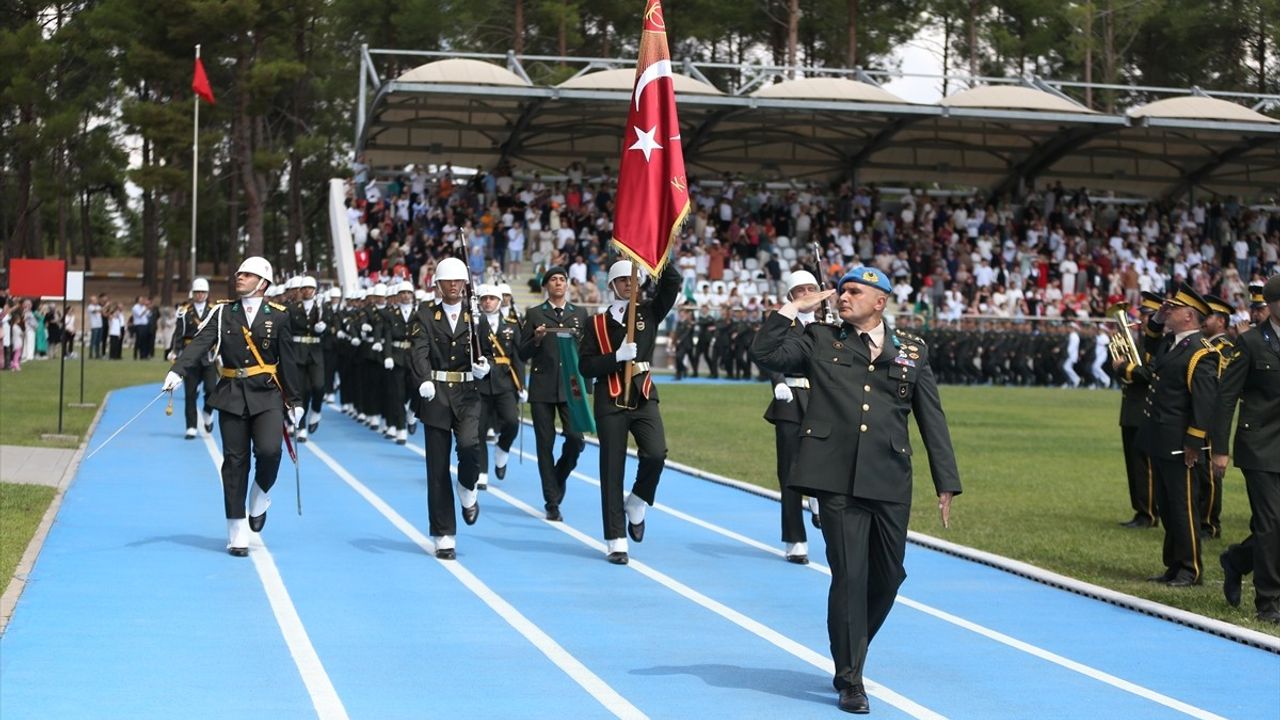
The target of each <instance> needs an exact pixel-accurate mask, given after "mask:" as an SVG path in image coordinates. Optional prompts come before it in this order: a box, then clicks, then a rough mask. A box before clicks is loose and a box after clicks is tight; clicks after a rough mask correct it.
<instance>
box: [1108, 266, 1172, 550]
mask: <svg viewBox="0 0 1280 720" xmlns="http://www.w3.org/2000/svg"><path fill="white" fill-rule="evenodd" d="M1163 304H1164V298H1162V297H1160V296H1159V295H1157V294H1155V293H1153V292H1149V291H1146V290H1144V291H1142V301H1141V303H1140V304H1139V305H1138V312H1139V313H1140V314H1141V316H1142V318H1143V320H1144V321H1145V319H1146V318H1148V317H1150V316H1151V315H1152V313H1154V312H1155V311H1157V310H1159V309H1160V306H1161V305H1163ZM1118 332H1125V330H1124V329H1123V328H1121V329H1120V330H1119V331H1118ZM1112 342H1118V341H1116V340H1113V341H1112ZM1138 351H1139V352H1141V353H1142V354H1143V357H1142V364H1141V365H1138V364H1136V363H1129V362H1125V361H1124V360H1117V361H1116V362H1115V363H1113V367H1114V368H1115V371H1116V375H1117V376H1118V377H1119V379H1120V446H1121V447H1122V448H1123V449H1124V468H1125V474H1126V476H1127V478H1128V484H1129V505H1130V507H1132V508H1133V518H1131V519H1130V520H1128V521H1126V522H1123V523H1120V525H1121V526H1122V527H1127V528H1130V529H1142V528H1150V527H1155V526H1156V525H1157V524H1159V522H1160V520H1159V518H1157V517H1156V496H1155V480H1154V478H1153V475H1152V471H1151V461H1150V459H1148V458H1147V454H1146V453H1145V452H1143V450H1142V448H1141V446H1139V445H1138V428H1139V427H1140V426H1141V425H1142V422H1143V419H1144V417H1145V416H1144V414H1143V410H1144V409H1146V406H1147V389H1148V388H1149V386H1150V385H1151V357H1152V356H1151V353H1150V352H1146V351H1144V350H1142V348H1141V347H1139V349H1138Z"/></svg>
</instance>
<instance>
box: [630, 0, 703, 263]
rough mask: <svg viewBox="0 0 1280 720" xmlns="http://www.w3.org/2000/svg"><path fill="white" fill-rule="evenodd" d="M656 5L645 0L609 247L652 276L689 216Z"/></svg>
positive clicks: (669, 72) (667, 56)
mask: <svg viewBox="0 0 1280 720" xmlns="http://www.w3.org/2000/svg"><path fill="white" fill-rule="evenodd" d="M673 80H674V77H673V73H672V68H671V53H670V51H669V50H668V49H667V26H666V23H665V22H664V20H663V17H662V3H661V2H660V0H646V1H645V7H644V18H643V25H642V27H641V31H640V58H639V60H638V61H637V62H636V81H635V85H634V89H633V90H632V91H631V102H630V103H628V106H627V125H626V132H625V133H624V134H623V141H622V161H621V162H620V163H619V164H618V196H617V212H616V214H615V216H614V223H613V242H614V244H615V245H616V246H617V247H618V249H619V250H621V251H622V252H623V253H625V254H626V255H628V256H629V257H630V258H631V259H632V260H634V261H636V262H638V263H639V264H640V266H641V267H643V268H644V269H645V270H646V271H648V273H649V274H650V275H652V276H653V277H655V278H656V277H657V276H658V273H659V272H661V270H662V266H663V265H664V264H666V261H667V254H668V251H669V250H670V249H671V244H672V243H673V242H674V241H675V237H676V233H677V232H679V230H680V224H681V223H683V222H684V218H685V216H686V215H688V213H689V184H688V181H687V180H686V178H685V174H684V151H683V149H682V147H681V144H680V120H679V118H677V116H676V93H675V84H674V82H673Z"/></svg>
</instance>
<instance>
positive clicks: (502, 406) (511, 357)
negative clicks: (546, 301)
mask: <svg viewBox="0 0 1280 720" xmlns="http://www.w3.org/2000/svg"><path fill="white" fill-rule="evenodd" d="M476 297H477V298H479V300H480V323H479V329H480V352H481V354H483V355H484V357H485V359H486V360H488V361H489V363H490V365H492V366H493V371H492V372H490V373H489V374H488V375H486V376H485V377H484V378H483V379H479V380H476V386H477V387H479V388H480V433H481V435H483V434H484V433H485V431H487V430H488V429H489V428H490V427H493V428H495V429H496V430H497V431H498V443H497V447H495V448H494V451H493V471H494V473H495V474H496V475H497V476H498V479H499V480H501V479H503V478H504V477H506V476H507V460H508V458H509V457H510V452H511V443H513V442H514V441H515V439H516V433H518V432H519V431H520V413H519V410H520V406H519V403H523V402H524V401H525V400H527V399H528V398H529V394H528V393H527V392H525V389H524V383H523V382H522V381H521V379H520V378H521V377H523V376H524V365H523V363H521V362H520V357H519V349H520V321H519V320H517V319H516V318H515V317H514V316H513V315H512V314H510V313H508V312H507V311H505V310H504V309H503V308H502V307H501V303H502V291H501V289H500V288H499V287H498V286H496V285H481V286H480V287H479V288H478V289H477V290H476ZM488 484H489V448H488V446H487V445H486V444H485V443H484V441H483V439H481V440H480V480H479V483H478V484H477V487H479V488H481V489H484V488H485V487H487V486H488Z"/></svg>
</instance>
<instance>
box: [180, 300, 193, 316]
mask: <svg viewBox="0 0 1280 720" xmlns="http://www.w3.org/2000/svg"><path fill="white" fill-rule="evenodd" d="M190 309H191V303H182V304H181V305H179V306H178V317H182V316H183V315H186V314H187V311H188V310H190Z"/></svg>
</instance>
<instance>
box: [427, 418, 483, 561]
mask: <svg viewBox="0 0 1280 720" xmlns="http://www.w3.org/2000/svg"><path fill="white" fill-rule="evenodd" d="M475 415H476V413H475V412H474V411H472V412H468V413H463V415H462V416H461V417H459V418H455V420H454V425H453V427H452V428H449V429H447V430H446V429H443V428H438V427H431V426H427V427H426V428H425V433H424V434H425V435H426V441H425V442H426V449H427V518H428V523H429V525H430V530H431V536H432V537H441V536H443V535H457V534H458V513H457V511H456V510H454V509H453V480H452V476H451V475H450V474H449V451H450V450H452V449H453V444H454V441H455V440H456V441H457V453H458V482H459V483H461V484H462V486H463V487H465V488H466V489H468V490H475V488H476V479H477V478H478V477H479V475H480V470H479V469H478V464H477V455H479V454H480V448H479V445H478V440H479V437H478V434H477V430H476V427H477V426H478V425H479V421H478V418H477V417H476V416H475Z"/></svg>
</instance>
